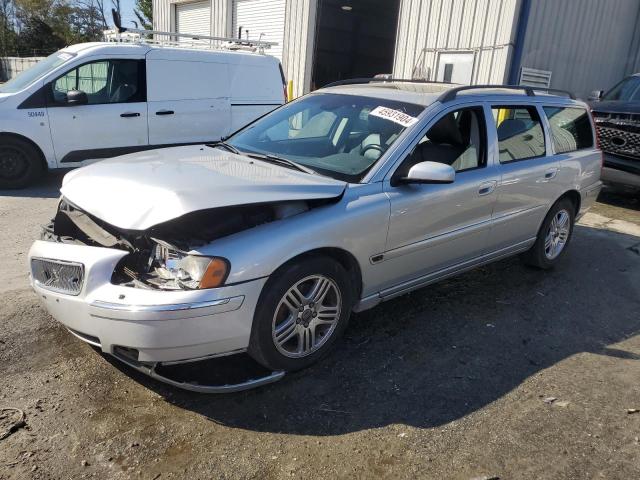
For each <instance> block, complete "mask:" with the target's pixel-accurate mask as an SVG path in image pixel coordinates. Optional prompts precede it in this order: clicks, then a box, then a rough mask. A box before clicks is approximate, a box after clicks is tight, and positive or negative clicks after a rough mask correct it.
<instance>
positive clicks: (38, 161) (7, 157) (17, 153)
mask: <svg viewBox="0 0 640 480" xmlns="http://www.w3.org/2000/svg"><path fill="white" fill-rule="evenodd" d="M43 173H44V168H43V164H42V157H41V155H40V152H39V151H38V149H37V148H35V147H34V146H33V145H31V144H30V143H29V142H27V141H25V140H21V139H19V138H13V137H9V138H6V137H5V138H3V139H1V140H0V188H7V189H16V188H24V187H27V186H29V185H31V184H33V183H34V182H35V181H36V180H38V179H39V178H40V177H41V176H42V174H43Z"/></svg>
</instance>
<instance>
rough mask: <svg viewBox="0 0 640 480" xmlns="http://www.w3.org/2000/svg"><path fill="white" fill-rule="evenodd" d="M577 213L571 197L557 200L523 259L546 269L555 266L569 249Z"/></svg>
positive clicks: (527, 262)
mask: <svg viewBox="0 0 640 480" xmlns="http://www.w3.org/2000/svg"><path fill="white" fill-rule="evenodd" d="M575 215H576V214H575V207H574V205H573V203H572V202H571V201H570V200H569V199H567V198H563V199H561V200H559V201H557V202H556V203H555V204H554V205H553V206H552V207H551V210H549V213H547V216H546V217H545V219H544V222H542V226H541V227H540V230H539V231H538V237H537V238H536V243H534V244H533V247H531V249H530V250H528V251H526V252H525V253H523V254H522V256H521V258H522V261H523V262H524V263H525V264H527V265H530V266H532V267H537V268H542V269H544V270H548V269H550V268H553V266H554V265H555V264H556V263H558V261H559V260H560V258H561V257H562V256H563V255H564V253H565V252H566V251H567V247H568V245H569V241H570V240H571V236H572V234H573V222H574V220H575Z"/></svg>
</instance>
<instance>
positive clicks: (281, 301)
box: [248, 257, 353, 371]
mask: <svg viewBox="0 0 640 480" xmlns="http://www.w3.org/2000/svg"><path fill="white" fill-rule="evenodd" d="M352 306H353V293H352V290H351V287H350V284H349V276H348V274H347V272H346V271H345V269H344V268H343V267H342V266H341V265H340V264H339V263H338V262H336V261H335V260H333V259H331V258H328V257H307V258H303V259H300V260H299V261H297V262H295V263H292V264H289V265H286V266H284V267H283V268H281V269H280V270H278V271H277V272H276V273H275V274H274V275H273V276H272V277H271V278H270V279H269V280H268V281H267V283H266V284H265V286H264V288H263V290H262V293H261V295H260V299H259V300H258V305H257V307H256V311H255V314H254V318H253V326H252V330H251V339H250V342H249V349H248V352H249V355H251V356H252V357H253V358H254V359H255V360H256V361H257V362H258V363H261V364H262V365H264V366H265V367H267V368H270V369H272V370H286V371H294V370H300V369H302V368H305V367H307V366H309V365H311V364H313V363H315V362H316V361H318V360H319V359H320V358H322V357H323V356H324V355H325V354H326V353H327V352H328V351H329V350H330V349H331V347H332V346H333V345H334V343H335V342H336V340H337V339H338V338H339V337H340V336H341V335H342V333H343V332H344V330H345V329H346V327H347V323H348V321H349V316H350V314H351V308H352Z"/></svg>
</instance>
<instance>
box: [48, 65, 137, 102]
mask: <svg viewBox="0 0 640 480" xmlns="http://www.w3.org/2000/svg"><path fill="white" fill-rule="evenodd" d="M143 70H144V64H143V62H142V61H140V60H99V61H96V62H91V63H86V64H84V65H80V66H79V67H77V68H74V69H73V70H71V71H69V72H67V73H66V74H64V75H63V76H62V77H59V78H58V79H57V80H55V81H54V82H53V100H54V101H55V102H56V103H60V104H64V103H65V101H66V97H67V92H68V91H70V90H80V91H82V92H84V93H86V94H87V98H88V100H89V105H99V104H105V103H130V102H144V101H145V100H146V98H145V97H146V94H145V88H144V74H143Z"/></svg>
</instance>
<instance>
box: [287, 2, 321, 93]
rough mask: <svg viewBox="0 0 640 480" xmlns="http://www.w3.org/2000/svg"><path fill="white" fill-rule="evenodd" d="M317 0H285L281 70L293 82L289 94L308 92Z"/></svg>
mask: <svg viewBox="0 0 640 480" xmlns="http://www.w3.org/2000/svg"><path fill="white" fill-rule="evenodd" d="M317 11H318V0H287V7H286V13H285V27H284V42H283V53H282V68H283V69H284V74H285V77H286V78H287V80H293V94H294V96H296V97H297V96H300V95H302V94H304V93H306V92H308V91H309V87H310V84H311V72H312V68H311V62H312V61H313V45H314V39H315V30H316V14H317Z"/></svg>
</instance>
